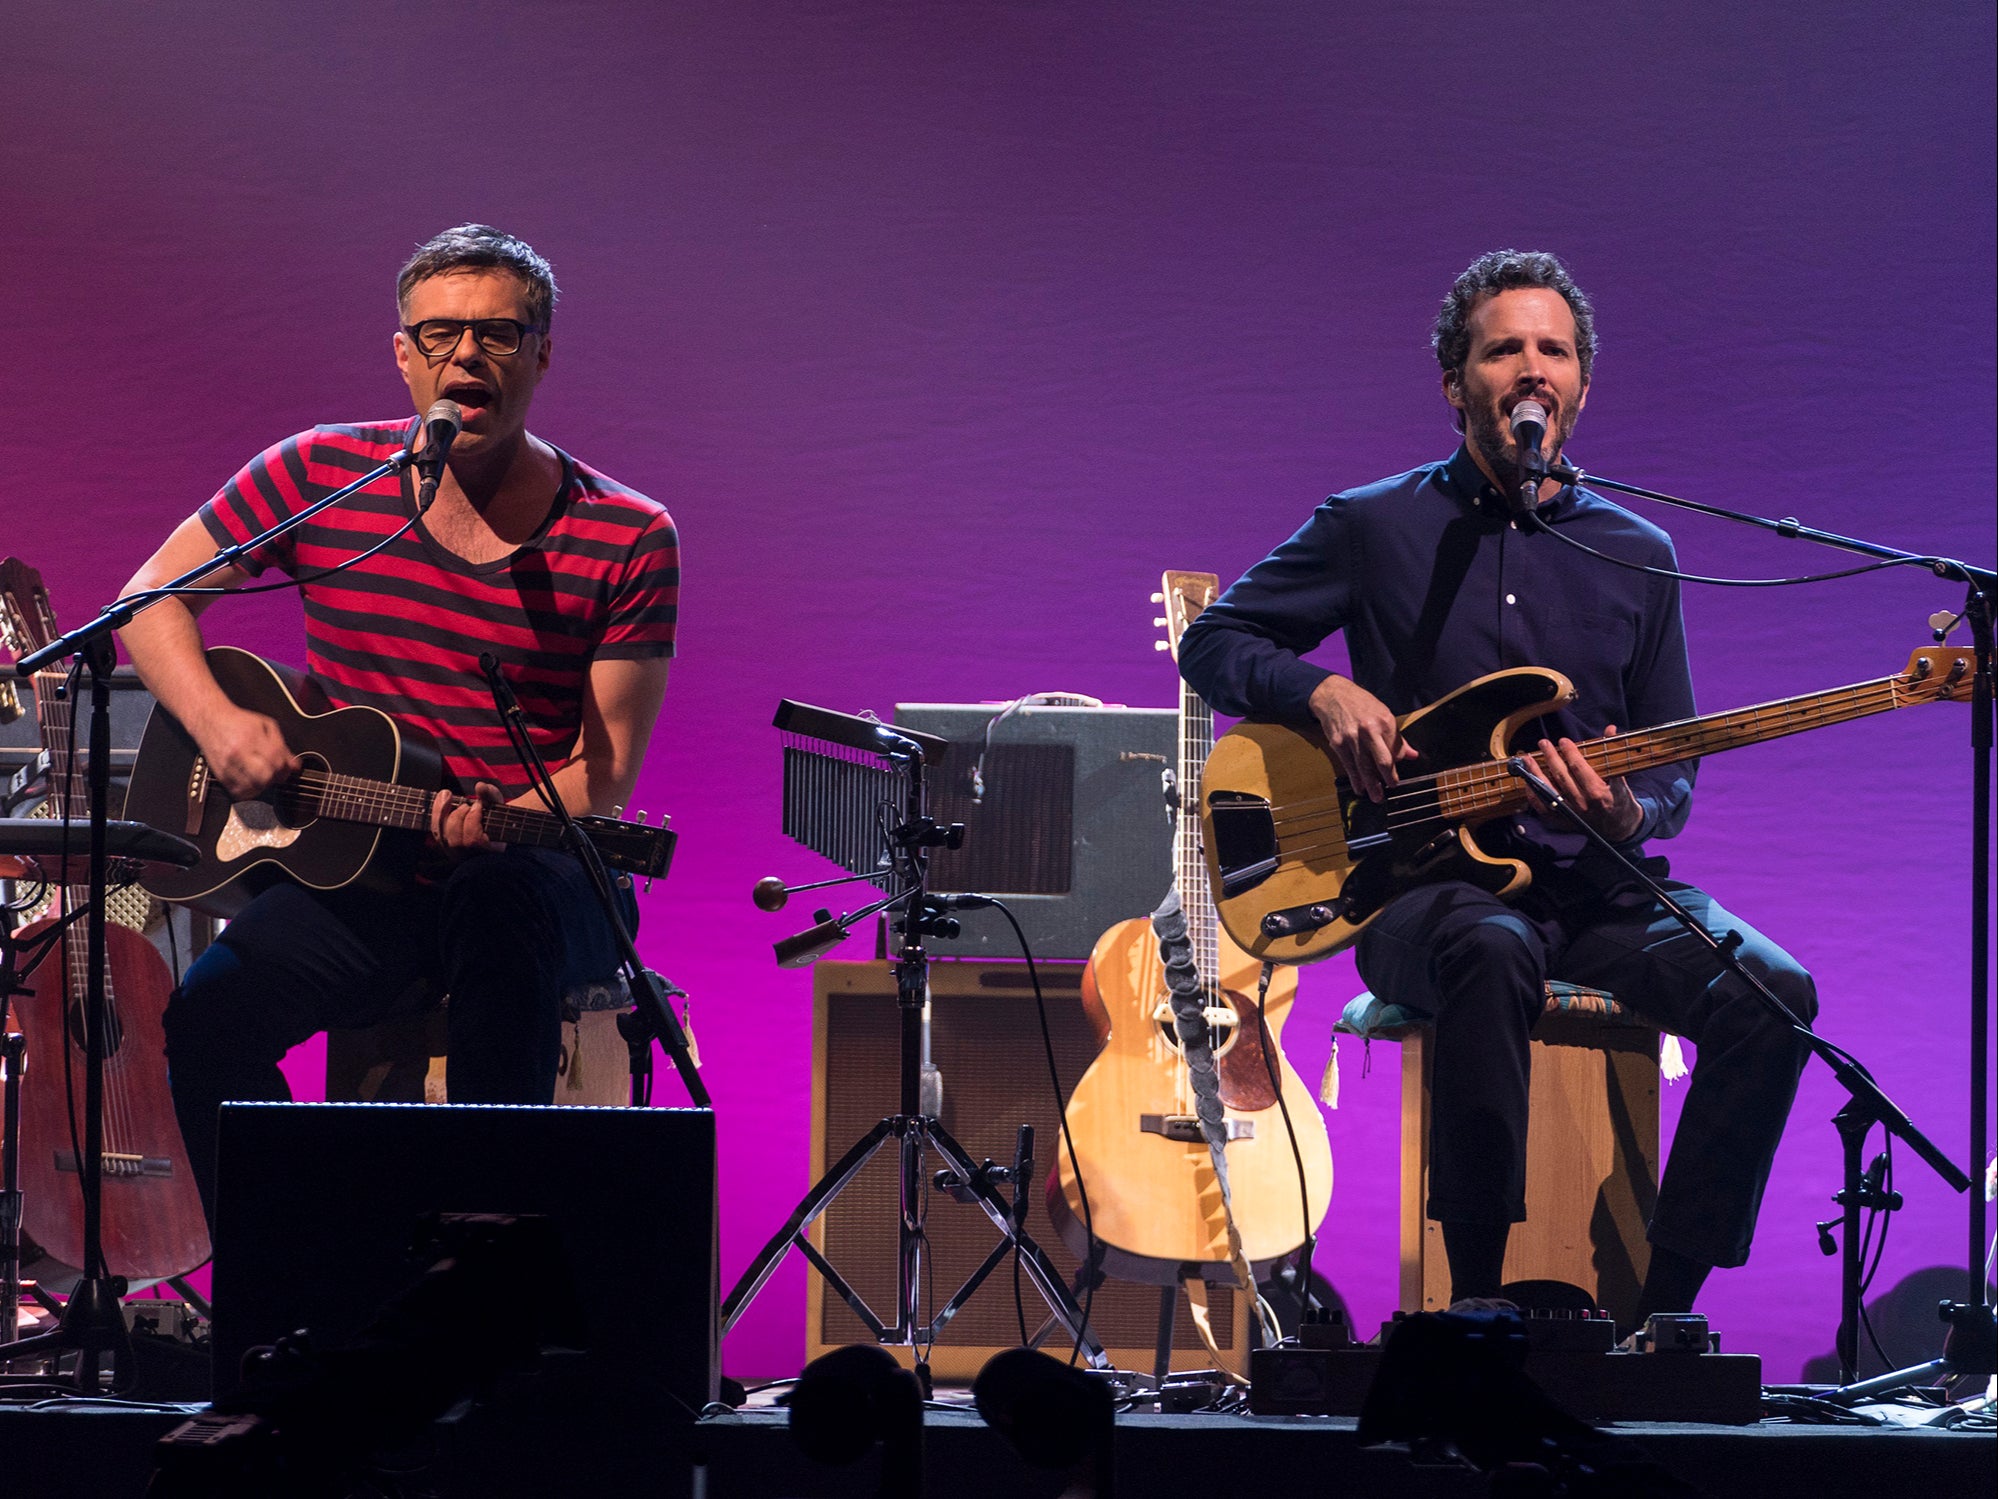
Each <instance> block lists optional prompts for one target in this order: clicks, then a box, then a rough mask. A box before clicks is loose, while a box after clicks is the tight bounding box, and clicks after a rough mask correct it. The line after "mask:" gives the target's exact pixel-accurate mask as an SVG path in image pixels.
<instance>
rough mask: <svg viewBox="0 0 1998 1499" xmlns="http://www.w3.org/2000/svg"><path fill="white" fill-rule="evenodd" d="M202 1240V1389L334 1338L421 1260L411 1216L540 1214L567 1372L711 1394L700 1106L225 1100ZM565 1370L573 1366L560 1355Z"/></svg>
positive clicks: (502, 1311) (615, 1384) (621, 1384)
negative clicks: (270, 1352)
mask: <svg viewBox="0 0 1998 1499" xmlns="http://www.w3.org/2000/svg"><path fill="white" fill-rule="evenodd" d="M218 1147H219V1157H218V1175H217V1192H218V1200H217V1204H216V1225H215V1227H216V1233H215V1286H214V1289H215V1324H214V1347H215V1379H216V1387H217V1388H216V1394H217V1395H218V1396H222V1395H226V1394H228V1393H229V1391H230V1390H231V1389H232V1388H233V1387H234V1386H235V1384H236V1382H237V1373H236V1371H237V1369H238V1366H239V1365H240V1363H241V1360H242V1356H243V1354H244V1352H245V1350H247V1349H249V1348H252V1347H255V1346H257V1345H259V1344H264V1343H271V1342H275V1341H276V1340H277V1339H278V1338H279V1337H282V1336H283V1335H284V1334H286V1333H288V1332H291V1331H292V1330H293V1329H295V1328H310V1329H311V1330H312V1333H313V1341H314V1344H315V1345H316V1346H317V1347H320V1348H334V1347H338V1346H339V1345H340V1344H341V1343H342V1342H343V1341H345V1340H347V1339H349V1338H351V1337H353V1335H354V1334H355V1333H357V1332H358V1331H360V1330H361V1329H362V1328H363V1327H365V1326H367V1324H368V1322H369V1321H370V1319H371V1318H372V1317H373V1316H374V1314H375V1313H376V1312H377V1311H378V1310H379V1309H380V1308H381V1306H382V1305H383V1303H385V1302H386V1301H388V1300H389V1299H390V1298H391V1297H393V1296H395V1295H397V1294H398V1293H399V1292H401V1291H403V1290H405V1289H407V1288H408V1287H409V1286H410V1285H411V1284H413V1283H414V1281H415V1280H416V1278H417V1276H418V1275H419V1274H420V1273H421V1271H422V1270H423V1269H424V1268H425V1267H424V1266H423V1265H422V1264H421V1263H417V1262H413V1261H412V1259H411V1257H410V1247H411V1241H412V1238H413V1231H414V1229H415V1226H416V1223H417V1220H418V1219H419V1218H420V1217H421V1216H422V1215H423V1214H425V1213H431V1212H445V1213H512V1214H526V1213H534V1214H545V1215H546V1216H547V1217H549V1218H550V1219H552V1220H553V1222H554V1226H555V1229H556V1231H557V1233H558V1235H559V1237H560V1240H561V1244H562V1258H563V1260H564V1263H562V1264H551V1265H549V1266H548V1267H547V1276H548V1285H535V1284H525V1285H522V1286H520V1287H518V1297H519V1299H520V1302H521V1305H517V1306H512V1305H496V1306H493V1307H491V1308H490V1309H489V1315H491V1316H494V1317H519V1316H523V1315H526V1303H528V1302H529V1301H531V1300H532V1299H533V1298H535V1297H537V1296H541V1295H546V1294H548V1293H549V1287H550V1286H552V1285H554V1284H555V1283H556V1278H557V1277H566V1278H567V1279H568V1281H569V1283H570V1284H571V1286H573V1288H574V1290H575V1293H576V1296H577V1299H578V1300H579V1302H580V1303H581V1311H582V1315H583V1321H584V1325H585V1328H586V1331H587V1341H588V1348H587V1350H586V1351H585V1353H584V1354H583V1356H582V1359H581V1360H580V1365H581V1368H580V1370H570V1368H569V1366H568V1365H564V1366H563V1372H565V1373H567V1372H574V1373H575V1375H576V1379H575V1381H572V1382H579V1383H583V1384H587V1385H588V1386H589V1387H591V1388H595V1389H598V1390H602V1391H606V1392H612V1393H613V1394H614V1396H615V1398H617V1399H620V1400H636V1401H638V1402H640V1403H642V1404H643V1405H644V1406H645V1408H646V1409H648V1410H649V1411H650V1413H651V1418H652V1419H653V1420H655V1421H663V1422H681V1421H691V1420H692V1419H693V1417H694V1415H695V1413H697V1412H698V1411H699V1410H700V1408H701V1407H702V1406H703V1405H705V1404H706V1403H707V1402H708V1401H710V1400H712V1399H714V1398H715V1388H716V1377H717V1365H716V1360H715V1350H716V1321H717V1319H716V1310H715V1308H716V1284H715V1127H714V1115H713V1114H712V1113H711V1112H710V1111H708V1110H706V1109H590V1108H552V1107H550V1108H529V1107H509V1106H496V1105H432V1104H273V1103H229V1104H224V1105H223V1107H222V1118H221V1126H220V1133H219V1137H218ZM572 1362H573V1361H572Z"/></svg>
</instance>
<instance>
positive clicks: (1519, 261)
mask: <svg viewBox="0 0 1998 1499" xmlns="http://www.w3.org/2000/svg"><path fill="white" fill-rule="evenodd" d="M1521 286H1540V287H1545V288H1546V289H1547V290H1549V291H1558V292H1559V293H1560V294H1561V296H1562V297H1563V299H1564V300H1566V302H1567V303H1568V306H1569V309H1570V310H1571V311H1573V312H1574V314H1575V354H1576V357H1577V359H1579V360H1580V362H1581V366H1582V379H1583V380H1585V381H1586V380H1587V379H1588V378H1589V371H1590V370H1591V369H1592V368H1594V366H1595V362H1596V309H1595V305H1594V304H1593V303H1591V302H1590V301H1589V299H1588V296H1587V294H1586V293H1584V292H1583V290H1582V289H1581V287H1579V286H1577V285H1575V278H1574V277H1572V276H1570V275H1569V274H1568V268H1567V267H1566V266H1565V265H1563V264H1561V262H1560V261H1559V260H1558V259H1557V258H1555V257H1554V256H1552V255H1549V254H1548V253H1547V252H1546V251H1544V250H1489V251H1487V252H1486V253H1485V254H1483V255H1480V256H1479V257H1478V258H1477V259H1476V260H1474V261H1472V262H1471V263H1470V265H1469V266H1468V267H1467V268H1466V269H1465V271H1464V274H1463V275H1461V276H1459V277H1458V278H1457V280H1456V282H1455V284H1453V285H1452V286H1451V288H1450V295H1449V296H1447V297H1445V298H1444V299H1443V307H1442V310H1441V311H1439V312H1438V313H1437V314H1436V326H1435V327H1434V328H1433V329H1431V330H1430V334H1429V342H1430V346H1431V347H1433V348H1434V349H1435V350H1436V362H1437V363H1438V364H1440V365H1442V366H1443V368H1444V369H1445V370H1446V371H1448V370H1461V369H1462V368H1463V367H1464V361H1465V360H1467V359H1469V358H1470V357H1471V312H1472V310H1473V309H1474V308H1475V307H1476V306H1477V305H1478V303H1480V302H1482V301H1483V300H1484V299H1485V298H1486V297H1489V296H1495V295H1496V294H1497V293H1499V292H1502V291H1512V290H1513V289H1514V288H1516V287H1521Z"/></svg>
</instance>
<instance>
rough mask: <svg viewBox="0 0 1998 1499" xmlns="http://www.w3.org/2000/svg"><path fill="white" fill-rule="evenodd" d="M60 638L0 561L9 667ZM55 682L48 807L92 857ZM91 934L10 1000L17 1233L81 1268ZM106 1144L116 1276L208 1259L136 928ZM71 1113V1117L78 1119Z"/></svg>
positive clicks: (26, 931)
mask: <svg viewBox="0 0 1998 1499" xmlns="http://www.w3.org/2000/svg"><path fill="white" fill-rule="evenodd" d="M59 633H60V632H59V631H58V630H57V628H56V622H55V611H54V610H53V609H52V608H51V607H50V604H49V596H48V590H47V589H46V588H45V587H44V586H43V585H42V579H41V574H39V573H38V572H36V571H35V570H34V569H33V568H31V567H29V566H27V565H26V564H24V563H22V562H20V561H19V560H17V559H15V558H13V557H8V558H6V559H5V560H4V561H0V639H4V641H5V643H6V645H7V647H8V649H9V650H11V651H13V653H14V654H15V655H16V656H17V657H18V656H23V655H26V654H27V653H28V652H30V651H36V650H40V649H41V648H42V647H43V646H45V645H47V644H48V643H49V642H50V641H52V640H54V639H55V638H56V636H57V635H58V634H59ZM64 675H65V674H64V673H63V672H62V671H60V670H48V671H40V672H37V673H36V674H35V679H34V680H35V716H36V718H37V720H38V722H39V724H40V728H41V738H42V748H43V749H44V751H46V753H47V755H48V760H49V788H50V789H49V801H50V809H51V811H52V812H53V813H54V815H55V816H56V817H59V818H62V817H67V818H72V819H74V820H75V821H76V823H77V835H76V836H77V846H78V849H79V851H81V850H82V849H84V848H87V847H88V843H89V838H88V834H87V832H86V831H85V829H84V827H83V822H84V820H85V819H86V818H87V817H88V815H89V805H88V804H89V794H88V791H87V789H86V783H85V777H84V771H85V765H84V754H83V752H82V751H80V750H75V749H74V748H73V746H72V743H71V737H70V701H69V695H68V692H67V690H66V688H65V683H64ZM89 899H90V888H89V887H88V886H87V885H82V886H73V887H70V888H67V889H65V890H64V891H63V892H62V893H61V896H60V898H59V899H58V900H57V901H56V902H55V903H54V905H53V908H52V914H51V915H49V916H47V917H43V918H40V919H37V920H35V921H33V922H30V923H29V924H28V926H26V927H25V928H23V930H22V931H21V932H20V934H19V939H20V941H21V942H22V943H24V944H25V943H27V942H30V941H32V940H33V939H34V937H35V936H37V935H38V934H39V933H41V932H44V931H46V930H48V928H49V927H50V925H51V924H52V923H53V922H54V921H55V920H57V919H59V918H60V917H61V915H62V913H64V912H66V911H77V910H81V909H82V908H83V907H84V906H85V905H86V904H88V902H89ZM86 947H87V929H86V926H85V923H84V922H83V921H77V922H74V923H73V924H72V925H71V926H70V927H69V928H68V930H66V931H65V932H64V933H63V935H62V939H61V946H60V947H59V948H58V949H57V950H55V951H54V952H52V953H50V955H49V956H48V957H47V959H45V960H44V961H43V963H42V965H41V966H40V967H39V968H37V969H36V970H35V971H34V974H33V976H32V977H31V978H30V979H29V980H28V992H27V993H26V994H25V995H22V996H21V997H19V998H18V999H17V1000H16V1005H17V1006H18V1010H19V1013H20V1017H21V1032H22V1034H23V1036H24V1037H25V1039H26V1042H27V1056H26V1058H25V1065H24V1067H23V1069H22V1086H21V1157H20V1159H21V1193H22V1196H21V1227H22V1231H23V1232H24V1233H25V1234H26V1235H27V1236H28V1237H29V1238H31V1239H33V1240H34V1241H35V1243H36V1244H38V1245H39V1246H40V1247H41V1249H42V1251H43V1252H44V1253H45V1254H47V1255H49V1256H50V1257H52V1258H53V1259H56V1260H59V1261H61V1262H62V1263H63V1264H65V1265H70V1266H76V1267H82V1266H83V1198H82V1195H81V1183H80V1178H79V1173H78V1170H77V1165H78V1157H77V1152H78V1142H80V1141H81V1140H82V1139H83V1134H84V1130H83V1120H82V1118H81V1115H80V1111H81V1109H82V1107H83V1098H84V1082H85V1079H84V1043H85V1034H86V1033H85V1030H84V1026H85V1023H86V1016H87V1014H88V1010H87V1007H86V1004H85V992H86V991H85V986H86V984H87V982H88V977H89V969H88V966H87V952H86ZM104 954H105V973H104V1008H105V1018H106V1024H105V1028H104V1143H103V1169H102V1174H101V1176H100V1180H101V1181H102V1183H103V1192H102V1198H101V1203H102V1220H101V1229H100V1234H101V1239H102V1243H103V1248H104V1263H105V1266H106V1268H107V1269H108V1270H109V1271H110V1273H111V1274H113V1275H122V1276H124V1277H126V1278H127V1279H128V1280H132V1281H157V1280H163V1279H165V1278H166V1277H167V1276H169V1275H183V1274H185V1273H186V1272H187V1271H189V1270H192V1269H194V1268H195V1267H196V1266H197V1265H199V1264H201V1263H202V1261H204V1260H206V1259H207V1258H208V1224H207V1220H206V1219H204V1218H203V1217H202V1213H201V1196H200V1193H199V1192H198V1191H197V1189H196V1188H195V1185H194V1177H193V1176H192V1175H191V1174H190V1173H189V1172H188V1169H187V1147H186V1145H185V1144H184V1143H183V1141H182V1139H181V1134H180V1125H179V1123H178V1122H177V1121H176V1120H175V1118H174V1112H173V1096H172V1094H171V1093H170V1092H169V1091H168V1088H167V1070H166V1036H165V1033H164V1031H163V1030H162V1028H161V1016H162V1015H164V1014H165V1012H166V1004H167V996H168V994H169V993H170V992H171V991H172V989H173V976H172V975H171V974H170V973H169V972H168V971H167V966H166V961H165V960H164V959H163V958H161V956H160V955H159V951H158V949H156V948H155V947H154V946H153V945H152V943H150V942H148V941H147V940H146V939H145V938H144V937H143V936H141V935H140V934H139V933H138V932H136V931H134V930H133V929H132V928H131V927H129V926H125V925H122V924H120V923H119V922H117V921H106V922H105V924H104ZM73 1111H75V1112H73Z"/></svg>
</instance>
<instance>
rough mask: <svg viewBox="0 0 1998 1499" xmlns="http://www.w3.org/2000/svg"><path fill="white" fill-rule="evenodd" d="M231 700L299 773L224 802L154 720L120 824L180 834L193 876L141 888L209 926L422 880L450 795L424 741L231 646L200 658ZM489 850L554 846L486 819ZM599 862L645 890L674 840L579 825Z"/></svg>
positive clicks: (552, 834) (513, 813) (627, 826)
mask: <svg viewBox="0 0 1998 1499" xmlns="http://www.w3.org/2000/svg"><path fill="white" fill-rule="evenodd" d="M208 667H209V670H211V671H212V672H214V674H215V680H216V681H217V682H218V683H219V684H220V685H221V687H222V690H223V691H224V692H225V693H227V694H228V695H229V699H230V701H232V702H234V703H235V704H236V705H237V706H239V707H243V708H248V709H250V710H251V711H252V712H256V713H262V714H264V715H266V716H267V717H269V718H271V719H274V720H275V721H276V723H277V726H278V728H279V730H280V731H282V733H283V734H284V741H285V743H286V744H288V745H290V746H291V748H292V750H293V752H294V753H295V754H297V755H298V756H299V757H300V758H301V759H302V760H304V762H305V768H304V769H303V770H301V771H300V772H299V773H298V774H297V775H296V776H294V777H293V778H292V779H290V780H288V781H281V782H279V783H277V784H275V785H273V786H271V787H270V788H268V789H267V790H266V791H264V792H263V793H262V794H261V795H260V796H257V797H253V798H248V799H245V800H241V801H239V800H237V799H236V798H234V797H232V796H230V795H229V793H228V792H227V791H225V790H224V789H223V787H222V783H221V782H220V781H218V780H217V779H215V776H214V774H213V772H212V770H211V768H210V766H209V764H208V760H207V757H206V756H205V755H203V754H202V752H201V748H200V746H199V745H197V744H196V743H195V742H194V736H193V735H192V734H190V733H188V732H187V730H186V728H185V727H183V726H182V725H181V724H180V722H179V721H178V720H176V719H175V718H174V716H173V715H172V714H171V713H168V712H167V711H166V710H165V709H163V708H155V709H154V710H153V715H152V717H151V718H149V719H148V720H147V721H146V729H145V733H144V734H143V735H142V736H141V737H140V739H139V751H138V755H137V757H136V759H135V761H134V763H133V766H132V786H131V790H130V791H129V792H128V793H127V794H126V797H125V815H126V816H127V817H128V818H131V819H133V820H134V821H137V822H145V823H150V824H151V825H152V826H154V827H156V828H161V829H164V830H165V831H167V832H169V833H178V834H180V835H182V836H183V837H186V838H188V839H190V840H191V841H192V842H193V843H194V844H195V845H196V846H197V847H199V848H200V850H201V854H202V858H201V862H200V863H199V864H196V865H195V866H193V867H192V868H190V869H176V870H168V871H163V872H160V873H157V874H149V875H148V876H147V877H146V879H145V880H144V884H145V887H146V889H148V890H150V891H151V892H152V893H153V894H154V895H156V896H158V897H159V898H160V899H161V900H173V901H185V902H186V903H187V904H189V905H191V906H193V907H194V908H195V909H196V910H198V911H204V912H207V913H208V914H209V915H212V916H224V917H226V916H233V915H234V914H235V913H236V912H238V911H240V910H241V909H242V908H243V907H244V906H245V905H247V904H249V902H250V899H251V897H253V896H254V895H256V894H257V892H258V891H260V890H262V889H264V888H266V887H267V886H269V885H271V884H272V883H274V882H275V881H277V880H281V879H292V880H296V881H297V882H298V883H300V884H302V885H308V886H311V887H312V888H314V889H317V890H333V889H338V888H340V887H342V886H345V885H350V884H356V883H359V884H361V885H364V886H367V887H372V888H376V889H384V890H395V889H398V888H400V887H401V886H403V885H405V884H406V883H407V882H408V881H409V880H410V879H411V878H412V877H413V876H414V875H415V873H416V866H417V860H418V857H419V856H420V855H421V854H422V852H423V845H424V839H425V837H426V835H427V833H428V831H429V828H430V805H431V801H432V799H433V798H434V797H435V795H436V793H437V791H438V789H439V788H440V787H441V786H442V785H443V784H444V779H445V778H444V766H443V759H442V757H441V756H440V755H439V754H438V753H437V748H436V746H435V745H434V744H433V743H432V742H431V741H430V738H429V736H428V735H426V734H424V733H423V732H422V731H421V730H419V729H416V728H414V727H412V726H410V725H408V724H403V723H398V722H397V721H396V720H395V719H393V718H391V717H389V715H388V714H386V713H383V712H381V711H379V710H378V709H375V708H360V707H350V708H335V707H333V706H332V704H331V703H330V702H329V701H328V700H327V698H326V696H325V693H324V692H323V691H322V690H321V688H320V687H319V685H318V684H317V683H316V682H314V681H313V680H312V679H311V678H310V677H306V676H303V675H301V674H300V673H298V672H295V671H291V670H289V669H288V668H285V667H281V666H274V665H272V664H271V663H270V662H268V661H265V660H262V659H261V658H259V657H257V656H253V655H251V654H250V653H249V652H248V651H239V650H236V649H234V648H233V647H230V646H215V647H213V648H211V649H210V650H209V652H208ZM484 821H485V830H486V836H487V837H488V838H490V839H492V840H493V842H495V843H524V844H532V845H535V846H538V847H543V848H554V847H559V846H560V844H561V842H562V825H561V823H560V821H559V820H558V819H557V818H556V817H555V816H554V814H553V813H549V812H542V811H537V810H535V809H532V808H527V807H488V808H487V809H486V812H485V819H484ZM576 821H577V822H578V823H579V824H580V825H581V826H582V828H583V830H584V831H585V832H586V833H588V834H589V835H590V841H591V842H592V843H594V844H595V845H596V847H597V852H598V853H599V854H600V855H602V857H603V861H604V863H606V864H607V865H609V866H610V867H611V868H613V869H622V870H626V871H628V872H631V873H634V874H640V875H643V876H645V877H646V878H647V879H653V878H656V877H657V876H659V875H661V874H664V873H665V872H666V865H667V863H668V862H669V861H670V860H671V858H672V856H673V843H674V835H673V833H672V832H671V831H670V830H669V829H668V828H667V827H666V826H665V819H663V818H662V819H661V820H660V824H659V825H658V826H648V825H647V824H646V823H644V822H643V821H639V822H627V821H623V820H620V819H617V818H610V817H579V818H577V819H576Z"/></svg>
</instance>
